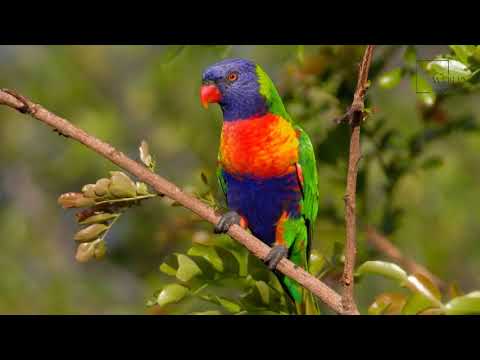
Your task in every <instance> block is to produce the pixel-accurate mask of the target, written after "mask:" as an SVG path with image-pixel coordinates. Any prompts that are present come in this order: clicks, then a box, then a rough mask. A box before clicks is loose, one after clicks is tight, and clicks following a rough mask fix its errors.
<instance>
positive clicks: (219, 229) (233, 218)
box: [213, 211, 242, 234]
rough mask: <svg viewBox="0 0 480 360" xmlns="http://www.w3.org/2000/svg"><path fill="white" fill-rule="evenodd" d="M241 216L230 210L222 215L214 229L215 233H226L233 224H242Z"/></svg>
mask: <svg viewBox="0 0 480 360" xmlns="http://www.w3.org/2000/svg"><path fill="white" fill-rule="evenodd" d="M241 220H242V218H241V216H240V215H238V213H236V212H235V211H228V212H226V213H225V214H223V215H222V216H221V217H220V220H219V221H218V223H217V225H215V228H214V229H213V232H214V233H215V234H224V233H226V232H227V231H228V229H230V226H232V225H233V224H237V225H240V224H241Z"/></svg>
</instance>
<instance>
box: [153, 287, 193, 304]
mask: <svg viewBox="0 0 480 360" xmlns="http://www.w3.org/2000/svg"><path fill="white" fill-rule="evenodd" d="M187 294H188V289H187V288H186V287H185V286H182V285H179V284H169V285H167V286H165V287H164V288H163V290H162V291H161V292H160V294H159V295H158V297H157V304H158V305H159V306H165V305H167V304H171V303H177V302H179V301H180V300H182V299H183V298H184V297H185V295H187Z"/></svg>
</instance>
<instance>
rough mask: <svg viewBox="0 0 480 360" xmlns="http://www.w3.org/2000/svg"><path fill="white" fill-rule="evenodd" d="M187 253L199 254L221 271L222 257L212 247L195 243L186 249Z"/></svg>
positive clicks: (191, 254)
mask: <svg viewBox="0 0 480 360" xmlns="http://www.w3.org/2000/svg"><path fill="white" fill-rule="evenodd" d="M187 255H190V256H200V257H202V258H204V259H205V260H206V261H208V262H209V263H210V264H211V265H212V266H213V267H214V268H215V270H217V271H219V272H223V261H222V258H221V257H220V256H219V255H218V254H217V251H216V250H215V248H214V247H211V246H205V245H200V244H195V245H194V246H193V247H191V248H190V249H188V252H187Z"/></svg>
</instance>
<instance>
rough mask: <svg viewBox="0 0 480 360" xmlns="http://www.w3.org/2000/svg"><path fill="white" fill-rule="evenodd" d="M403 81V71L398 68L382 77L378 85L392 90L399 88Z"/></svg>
mask: <svg viewBox="0 0 480 360" xmlns="http://www.w3.org/2000/svg"><path fill="white" fill-rule="evenodd" d="M400 80H402V69H401V68H396V69H393V70H391V71H388V72H386V73H384V74H382V75H381V76H380V78H379V79H378V84H379V85H380V86H381V87H383V88H384V89H391V88H393V87H395V86H397V85H398V84H399V83H400Z"/></svg>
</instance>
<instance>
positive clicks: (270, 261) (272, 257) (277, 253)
mask: <svg viewBox="0 0 480 360" xmlns="http://www.w3.org/2000/svg"><path fill="white" fill-rule="evenodd" d="M287 255H288V249H287V248H286V247H285V246H283V245H274V246H273V247H272V250H270V252H269V253H268V255H267V257H266V258H265V262H266V263H267V266H268V268H269V269H270V270H275V268H276V267H277V265H278V263H279V262H280V260H282V259H283V258H284V257H286V256H287Z"/></svg>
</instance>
